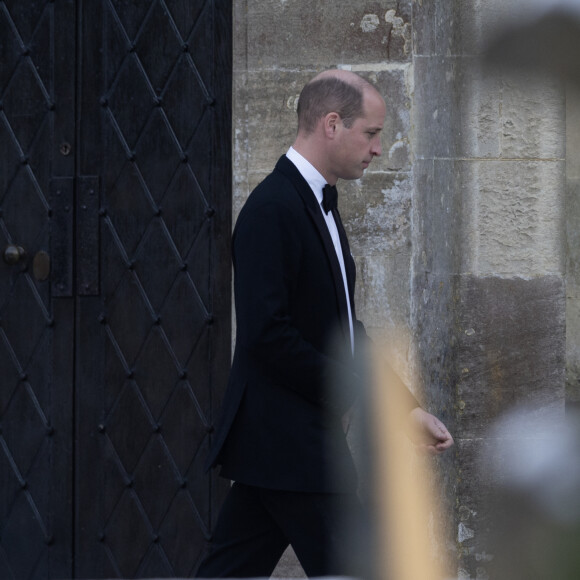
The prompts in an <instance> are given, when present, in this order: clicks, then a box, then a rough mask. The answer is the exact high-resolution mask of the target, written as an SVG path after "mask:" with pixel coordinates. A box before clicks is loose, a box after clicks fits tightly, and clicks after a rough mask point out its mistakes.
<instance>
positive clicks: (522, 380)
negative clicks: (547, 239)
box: [455, 276, 566, 438]
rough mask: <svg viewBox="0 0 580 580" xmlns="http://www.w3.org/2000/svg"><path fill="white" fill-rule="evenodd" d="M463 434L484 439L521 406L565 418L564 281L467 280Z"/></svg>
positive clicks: (460, 352)
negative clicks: (493, 425) (501, 419)
mask: <svg viewBox="0 0 580 580" xmlns="http://www.w3.org/2000/svg"><path fill="white" fill-rule="evenodd" d="M458 291H459V295H460V303H459V304H458V305H457V319H456V325H455V332H456V335H455V336H456V345H457V346H456V350H457V355H456V356H457V359H456V361H457V362H456V367H457V371H458V381H457V384H456V385H455V388H456V393H457V394H456V401H455V408H456V413H457V422H456V429H457V431H456V433H457V435H458V436H459V437H462V438H476V437H482V436H484V434H485V432H486V430H487V428H488V427H489V425H490V423H491V422H492V421H493V420H494V419H495V418H496V417H497V416H498V415H499V414H500V413H502V412H504V411H506V410H507V409H509V408H510V407H512V406H513V405H518V404H520V405H521V404H526V405H528V406H530V407H534V408H538V409H543V410H544V411H545V412H547V413H552V412H553V413H555V414H556V415H561V413H562V411H563V404H564V369H565V328H566V327H565V302H564V301H565V295H564V281H563V279H562V277H561V276H546V277H538V278H533V279H531V280H525V279H521V278H514V279H500V278H492V277H487V278H475V277H471V276H462V277H461V279H460V288H459V289H458Z"/></svg>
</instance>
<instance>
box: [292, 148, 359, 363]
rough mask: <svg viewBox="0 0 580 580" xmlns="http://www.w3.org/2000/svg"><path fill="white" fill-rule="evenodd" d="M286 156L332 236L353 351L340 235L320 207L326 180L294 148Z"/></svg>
mask: <svg viewBox="0 0 580 580" xmlns="http://www.w3.org/2000/svg"><path fill="white" fill-rule="evenodd" d="M286 157H288V159H289V160H290V161H292V163H294V165H295V166H296V169H298V171H299V172H300V174H301V175H302V177H304V179H305V180H306V181H307V182H308V185H310V188H311V189H312V191H313V193H314V195H315V196H316V199H317V201H318V204H319V205H320V211H322V215H323V217H324V221H325V222H326V226H327V227H328V232H329V233H330V237H331V238H332V242H333V243H334V249H335V251H336V257H337V258H338V263H339V264H340V271H341V272H342V281H343V283H344V291H345V294H346V295H345V299H346V307H347V309H348V323H349V327H350V345H351V349H352V351H353V353H354V330H353V323H352V312H351V308H350V296H349V292H348V284H347V281H346V269H345V267H344V257H343V255H342V247H341V245H340V237H339V236H338V229H337V228H336V222H335V221H334V217H333V215H332V212H328V213H326V212H325V211H324V209H322V189H323V187H324V186H325V185H326V183H327V181H326V179H324V177H322V175H321V173H320V172H319V171H318V170H317V169H316V168H315V167H314V166H313V165H312V164H311V163H310V162H309V161H308V160H307V159H305V158H304V157H302V155H300V153H298V151H296V149H294V148H293V147H290V149H288V152H287V153H286Z"/></svg>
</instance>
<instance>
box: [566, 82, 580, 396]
mask: <svg viewBox="0 0 580 580" xmlns="http://www.w3.org/2000/svg"><path fill="white" fill-rule="evenodd" d="M579 224H580V87H572V86H569V87H568V90H567V94H566V246H567V255H566V400H567V402H568V403H572V404H574V405H577V406H580V226H579Z"/></svg>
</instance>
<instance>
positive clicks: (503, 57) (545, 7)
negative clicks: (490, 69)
mask: <svg viewBox="0 0 580 580" xmlns="http://www.w3.org/2000/svg"><path fill="white" fill-rule="evenodd" d="M520 16H521V17H520V19H519V20H518V21H517V22H516V21H514V22H513V23H512V24H511V25H509V24H508V26H507V27H506V28H505V29H504V30H502V31H501V32H499V33H498V34H497V35H496V37H495V38H494V39H493V40H492V41H491V42H490V44H489V47H488V50H487V51H486V57H485V60H486V62H487V63H488V64H489V65H491V66H494V67H501V68H511V69H514V70H523V69H525V70H531V71H533V70H535V71H537V72H539V73H544V74H550V75H554V74H555V75H557V76H559V77H560V78H561V79H563V80H566V81H569V82H573V83H574V84H577V85H580V66H579V65H580V1H578V0H560V1H549V0H542V1H539V0H535V1H531V0H530V1H529V2H527V3H523V5H522V13H521V15H520Z"/></svg>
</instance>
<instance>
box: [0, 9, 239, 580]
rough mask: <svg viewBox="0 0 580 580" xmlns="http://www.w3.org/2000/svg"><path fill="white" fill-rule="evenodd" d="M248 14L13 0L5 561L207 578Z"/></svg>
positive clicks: (0, 174)
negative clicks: (232, 142)
mask: <svg viewBox="0 0 580 580" xmlns="http://www.w3.org/2000/svg"><path fill="white" fill-rule="evenodd" d="M230 27H231V3H229V2H227V1H226V0H143V1H141V0H58V1H57V2H55V1H54V0H44V1H43V0H0V381H1V384H0V578H2V579H4V578H6V579H9V580H20V579H30V580H33V579H34V580H35V579H37V578H42V579H45V578H46V579H49V578H74V577H83V578H99V577H101V578H114V577H117V578H135V577H176V576H180V577H186V576H191V575H193V573H194V572H195V569H196V567H197V564H198V562H199V559H200V557H201V554H202V552H203V550H204V549H205V548H204V546H205V542H206V540H207V539H208V537H209V534H210V531H211V529H212V526H213V523H214V519H215V514H216V512H217V506H218V505H219V503H220V499H221V498H222V497H223V492H224V488H225V487H226V486H225V484H224V485H221V484H217V483H216V481H215V480H214V479H213V477H210V476H208V475H207V474H206V473H205V472H204V470H203V462H204V458H205V456H206V453H207V449H208V446H209V440H210V438H211V432H212V423H213V421H214V417H213V415H214V412H215V411H214V410H215V409H216V408H217V406H218V404H219V399H220V397H221V393H222V391H223V387H224V383H225V377H226V376H227V367H228V363H229V357H230V352H229V343H230V301H231V298H230V273H229V269H230V268H229V257H228V251H229V248H228V241H227V240H228V239H229V233H230V205H231V199H230V188H231V182H230V177H229V172H230V167H229V162H230V152H229V134H230V105H229V99H230V90H231V89H230V82H231V76H230V67H231V59H230V49H231V46H230V45H229V42H230V38H229V35H230ZM224 141H225V142H224ZM97 214H98V215H97ZM20 248H21V249H20ZM5 251H6V252H7V254H6V256H7V258H6V259H4V255H5ZM39 257H40V259H39V260H38V259H37V258H39ZM39 264H41V265H42V267H39Z"/></svg>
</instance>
